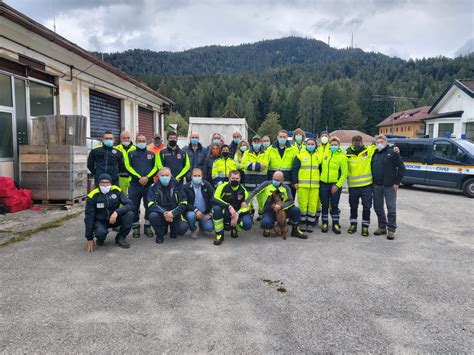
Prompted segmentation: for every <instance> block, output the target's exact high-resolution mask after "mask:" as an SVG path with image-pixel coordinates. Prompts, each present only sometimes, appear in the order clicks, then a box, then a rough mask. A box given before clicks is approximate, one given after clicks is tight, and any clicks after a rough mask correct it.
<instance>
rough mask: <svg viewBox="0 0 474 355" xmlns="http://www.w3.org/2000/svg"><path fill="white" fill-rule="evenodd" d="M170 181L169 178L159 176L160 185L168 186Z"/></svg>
mask: <svg viewBox="0 0 474 355" xmlns="http://www.w3.org/2000/svg"><path fill="white" fill-rule="evenodd" d="M170 181H171V176H160V182H161V185H164V186H168V185H169V183H170Z"/></svg>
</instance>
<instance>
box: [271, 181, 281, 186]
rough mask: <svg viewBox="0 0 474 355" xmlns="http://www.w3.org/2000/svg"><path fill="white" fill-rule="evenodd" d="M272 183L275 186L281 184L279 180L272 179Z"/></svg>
mask: <svg viewBox="0 0 474 355" xmlns="http://www.w3.org/2000/svg"><path fill="white" fill-rule="evenodd" d="M272 184H273V186H275V187H279V186H280V185H281V181H276V180H272Z"/></svg>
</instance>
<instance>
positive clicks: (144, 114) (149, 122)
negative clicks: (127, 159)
mask: <svg viewBox="0 0 474 355" xmlns="http://www.w3.org/2000/svg"><path fill="white" fill-rule="evenodd" d="M138 132H140V134H144V135H145V137H146V140H147V143H151V142H153V134H154V133H155V132H154V130H153V111H150V110H147V109H146V108H143V107H139V108H138Z"/></svg>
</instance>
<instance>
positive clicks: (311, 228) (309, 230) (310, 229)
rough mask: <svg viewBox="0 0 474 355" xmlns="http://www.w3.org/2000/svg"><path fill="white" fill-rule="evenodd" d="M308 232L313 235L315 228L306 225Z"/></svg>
mask: <svg viewBox="0 0 474 355" xmlns="http://www.w3.org/2000/svg"><path fill="white" fill-rule="evenodd" d="M306 232H308V233H313V226H310V225H309V224H307V225H306Z"/></svg>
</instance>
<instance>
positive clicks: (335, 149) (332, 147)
mask: <svg viewBox="0 0 474 355" xmlns="http://www.w3.org/2000/svg"><path fill="white" fill-rule="evenodd" d="M329 149H331V152H333V153H336V152H337V151H338V150H339V147H336V146H334V145H332V146H331V148H329Z"/></svg>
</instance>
